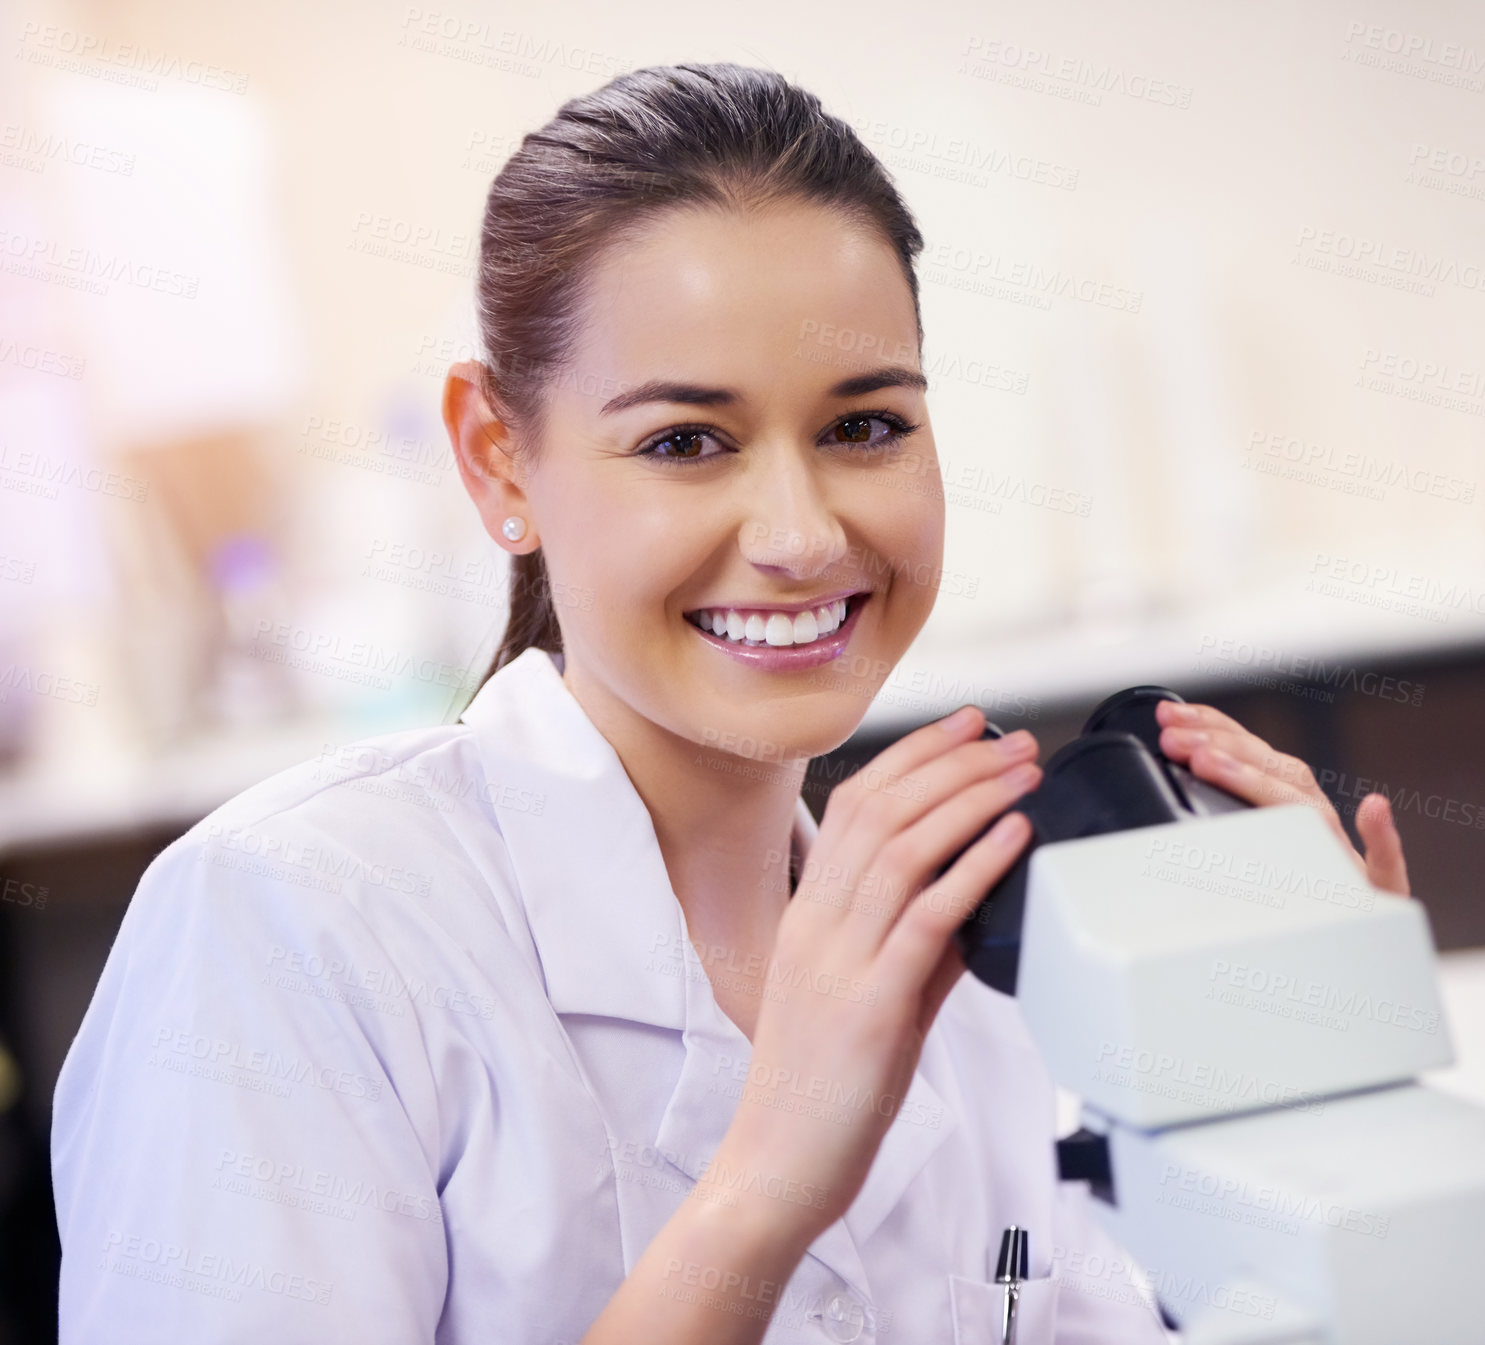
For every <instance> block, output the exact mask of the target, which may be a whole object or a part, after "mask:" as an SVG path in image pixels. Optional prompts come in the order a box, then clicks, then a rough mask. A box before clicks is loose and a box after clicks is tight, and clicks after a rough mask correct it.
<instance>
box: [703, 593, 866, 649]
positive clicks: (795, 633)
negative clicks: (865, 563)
mask: <svg viewBox="0 0 1485 1345" xmlns="http://www.w3.org/2000/svg"><path fill="white" fill-rule="evenodd" d="M857 596H860V595H857V594H852V597H857ZM848 602H849V599H847V598H837V599H835V601H834V602H827V603H823V604H821V605H820V606H818V607H806V608H803V609H801V610H800V611H798V612H783V611H779V610H778V609H777V608H771V609H769V608H756V607H703V608H702V609H701V610H700V611H696V612H687V613H686V620H687V621H689V622H691V624H692V625H694V626H699V627H700V628H701V629H702V630H704V631H706V632H707V633H708V634H711V635H715V636H717V638H718V639H722V640H727V641H728V642H730V643H732V644H741V645H770V646H772V647H773V648H775V649H785V648H789V647H790V646H792V645H804V644H814V642H815V641H816V640H822V639H824V638H825V636H827V635H832V634H834V633H835V632H836V631H837V630H839V629H840V627H841V625H842V624H843V623H844V622H845V619H846V606H847V603H848Z"/></svg>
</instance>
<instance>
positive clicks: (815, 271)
mask: <svg viewBox="0 0 1485 1345" xmlns="http://www.w3.org/2000/svg"><path fill="white" fill-rule="evenodd" d="M584 316H585V320H584V324H583V326H582V334H581V336H580V338H579V340H578V343H577V346H576V349H575V352H574V360H573V364H572V367H571V368H570V370H569V371H568V373H567V374H565V375H564V376H563V377H562V378H561V379H560V380H559V382H558V384H557V386H556V387H555V389H554V390H553V393H552V396H551V400H550V402H549V413H548V417H547V421H546V426H545V429H544V432H543V437H542V446H541V450H540V454H539V455H538V458H537V461H536V464H535V467H534V469H533V470H532V471H531V472H530V473H529V474H528V476H527V477H526V479H525V481H524V487H525V492H526V497H527V501H528V508H529V515H530V517H529V520H528V523H529V524H530V525H533V530H534V533H535V535H536V536H537V538H538V539H539V542H540V545H541V547H542V550H543V554H544V557H545V561H546V567H547V572H548V574H549V576H550V578H551V580H552V585H553V591H554V596H555V600H556V601H555V605H556V610H557V614H558V620H559V623H560V625H561V628H562V639H563V646H564V650H565V652H566V665H565V667H566V671H565V673H564V680H565V681H566V682H567V684H568V686H569V687H570V688H571V689H572V691H573V693H574V695H576V696H577V698H578V700H579V702H580V703H581V704H582V705H583V706H584V708H585V709H586V710H588V712H589V713H590V715H591V716H593V717H595V719H596V722H598V723H599V724H600V725H601V726H611V725H615V724H617V723H619V722H621V721H622V719H623V717H624V716H626V715H628V714H630V713H632V714H633V715H637V716H641V717H642V718H643V719H645V720H648V721H650V722H651V723H652V724H655V725H658V726H660V727H661V728H662V729H664V730H667V731H669V732H670V733H672V734H676V735H679V737H681V738H683V739H687V740H689V741H692V742H695V743H698V744H701V745H703V746H707V747H711V748H714V749H716V750H718V751H721V752H724V753H730V754H738V755H742V756H747V757H751V758H755V759H760V760H764V761H774V762H780V761H787V760H790V759H794V758H799V757H809V756H817V755H820V754H821V753H824V752H827V751H830V750H831V749H833V748H835V747H837V746H838V745H839V744H840V743H842V742H843V741H845V739H846V738H848V737H849V736H850V734H851V733H852V732H853V731H854V729H855V728H856V726H857V724H858V723H859V722H860V720H861V717H862V715H863V714H864V713H865V710H866V706H867V703H868V701H869V700H870V699H871V697H872V696H873V695H874V694H875V693H876V691H877V689H878V688H879V687H880V686H881V684H882V683H883V682H884V681H885V680H886V677H887V675H888V673H889V672H890V671H891V669H892V667H893V665H895V664H896V663H897V661H898V660H899V659H900V658H901V656H902V654H903V653H904V651H905V650H906V649H907V647H908V645H909V644H910V643H911V642H912V640H913V638H914V637H915V636H916V635H917V633H918V631H919V630H920V629H921V627H922V626H923V623H924V622H925V621H926V620H927V618H928V614H929V612H930V611H931V610H932V607H933V602H934V598H935V596H936V591H937V585H938V578H939V572H940V566H941V563H942V557H943V534H944V504H943V496H942V492H941V489H940V485H939V469H938V460H937V455H936V452H935V449H934V443H933V431H932V429H931V428H930V426H929V422H928V407H927V403H926V399H925V397H924V392H923V382H922V378H921V373H920V368H919V359H918V348H917V328H916V323H915V320H914V313H913V305H912V296H911V294H910V293H909V290H908V285H907V282H906V280H905V278H904V277H903V274H902V271H901V268H900V266H899V264H898V261H897V258H896V256H895V254H894V253H893V251H892V250H891V248H890V247H889V245H888V244H887V243H886V242H884V241H882V240H881V239H880V238H879V237H878V236H877V235H876V234H874V233H871V232H869V231H867V230H865V229H864V228H856V227H852V226H850V225H848V224H846V223H844V222H843V221H842V220H841V219H840V218H839V217H838V216H836V215H834V214H831V213H829V212H827V211H825V210H822V209H820V208H817V207H813V206H804V205H789V206H777V207H774V208H771V209H769V210H766V211H763V212H761V213H760V212H753V213H732V212H721V211H717V210H681V211H675V212H672V213H669V214H667V215H665V216H662V217H661V218H660V219H658V220H657V221H655V222H654V223H652V225H651V226H650V227H649V228H648V229H647V230H646V231H645V232H644V234H643V235H642V237H641V238H640V239H639V240H638V241H636V242H633V243H631V244H627V245H624V246H621V247H618V248H616V249H615V250H614V251H613V253H612V254H611V255H610V256H608V257H607V258H606V259H605V260H604V261H603V262H601V263H600V264H599V266H598V267H597V268H596V269H595V272H594V273H593V275H592V287H591V289H590V290H589V291H588V297H587V299H586V303H585V309H584ZM848 380H855V381H856V383H857V386H855V387H844V386H841V385H842V384H844V383H846V382H847V381H848ZM659 384H664V385H666V386H664V387H659V386H656V385H659ZM616 399H622V400H620V401H619V402H618V404H615V401H616ZM900 426H905V427H912V426H916V427H917V428H916V429H914V430H912V431H911V432H910V433H903V432H901V430H900V429H899V427H900ZM842 599H844V600H845V601H846V607H845V616H844V622H845V624H844V625H842V626H841V627H840V628H839V629H838V630H836V631H834V632H833V633H828V632H827V633H824V634H822V628H828V627H830V625H831V624H832V622H833V621H834V620H835V619H837V618H838V617H839V616H840V612H841V600H842ZM832 603H833V604H834V608H833V610H832ZM821 608H824V609H825V610H824V612H823V613H822V612H821V611H820V609H821ZM806 612H808V616H805V615H804V614H805V613H806ZM703 623H704V624H705V626H706V629H705V630H703V629H702V625H703ZM718 630H720V631H721V632H722V633H721V634H718ZM737 637H740V638H737ZM755 641H756V642H755Z"/></svg>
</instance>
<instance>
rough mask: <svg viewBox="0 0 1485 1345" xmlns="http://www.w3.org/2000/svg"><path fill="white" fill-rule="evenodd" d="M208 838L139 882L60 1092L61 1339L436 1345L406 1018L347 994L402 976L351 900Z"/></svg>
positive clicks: (432, 1198)
mask: <svg viewBox="0 0 1485 1345" xmlns="http://www.w3.org/2000/svg"><path fill="white" fill-rule="evenodd" d="M202 825H204V824H198V827H197V828H193V830H192V832H189V833H187V834H186V836H184V837H182V838H181V839H180V840H178V841H176V842H175V843H174V844H172V845H171V846H169V847H167V848H166V849H165V850H164V851H162V852H161V854H160V855H158V856H157V857H156V859H155V861H154V862H153V863H152V864H151V865H150V866H149V868H148V869H147V870H146V872H145V874H144V876H143V877H142V878H141V880H140V883H139V886H138V889H137V891H136V893H135V896H134V898H133V901H132V902H131V904H130V907H129V910H128V912H127V913H126V916H125V919H124V921H123V923H122V925H121V928H120V932H119V935H118V937H117V939H116V941H115V943H114V946H113V948H112V950H111V951H110V954H109V957H108V960H107V963H106V965H105V967H104V971H103V975H102V977H101V979H100V981H99V984H98V987H97V989H96V991H95V994H94V997H93V1000H92V1002H91V1004H90V1006H89V1008H88V1011H87V1014H86V1016H85V1017H84V1019H83V1022H82V1025H81V1027H80V1029H79V1031H78V1034H77V1036H76V1038H75V1040H74V1042H73V1045H72V1047H71V1050H70V1052H69V1054H68V1057H67V1060H66V1062H65V1064H64V1067H63V1070H62V1072H61V1074H60V1076H59V1079H58V1084H57V1088H56V1093H55V1098H54V1103H55V1106H54V1121H53V1130H52V1161H53V1183H54V1192H55V1197H56V1210H57V1221H58V1228H59V1231H60V1235H61V1242H62V1270H61V1280H60V1286H59V1314H60V1341H61V1343H62V1345H81V1343H82V1342H89V1343H91V1342H108V1345H131V1343H132V1342H145V1341H150V1342H158V1341H166V1340H169V1341H189V1342H191V1345H227V1342H229V1341H230V1342H239V1341H255V1342H257V1341H262V1342H266V1341H273V1342H275V1345H299V1343H300V1342H302V1343H303V1345H310V1343H311V1342H313V1345H328V1343H329V1342H340V1341H344V1342H348V1343H349V1342H354V1343H355V1345H374V1343H375V1342H382V1341H385V1342H389V1345H390V1343H391V1342H396V1345H419V1343H420V1342H422V1343H423V1345H431V1342H432V1341H433V1340H434V1337H435V1332H436V1330H437V1327H438V1322H439V1317H440V1314H441V1312H442V1308H443V1303H444V1297H445V1292H446V1287H447V1283H448V1274H449V1267H448V1259H447V1253H446V1246H445V1237H444V1227H443V1222H442V1218H441V1211H440V1204H439V1190H438V1152H439V1149H438V1129H437V1127H438V1112H437V1106H436V1101H435V1094H434V1086H433V1078H432V1071H431V1069H430V1067H429V1063H428V1057H427V1052H426V1049H425V1047H424V1044H423V1040H422V1035H421V1031H420V1026H419V1021H418V1017H417V1013H416V1010H415V1007H414V1006H413V1005H411V1004H408V1003H405V1002H404V1003H400V1004H399V1003H397V1002H396V1000H395V997H391V998H389V997H385V996H383V997H380V998H379V997H377V996H373V995H368V994H366V993H364V991H360V990H357V989H356V985H357V983H358V981H360V982H362V983H364V980H365V978H364V976H362V974H361V971H360V969H363V968H381V967H386V966H387V965H388V964H389V963H392V961H393V959H392V958H391V956H390V955H389V952H388V950H387V949H386V948H385V947H384V946H383V945H382V941H381V940H379V938H378V937H377V934H376V932H375V930H374V928H373V925H372V924H371V923H370V922H369V921H368V920H367V918H366V915H365V912H364V911H363V909H361V897H362V895H364V894H361V893H359V892H358V890H357V889H356V888H355V886H354V884H352V885H344V884H342V885H341V890H339V891H334V890H325V886H326V885H324V884H321V885H316V884H315V883H313V882H311V881H307V880H306V878H305V876H304V872H303V871H301V872H298V873H296V872H295V871H294V870H293V868H292V866H285V865H282V864H278V865H275V864H273V863H271V862H264V861H262V859H261V857H260V858H259V859H257V860H255V859H254V858H253V857H252V856H250V855H248V854H246V853H236V854H234V853H233V852H231V851H224V850H218V849H216V848H214V847H213V846H211V845H208V844H207V843H206V842H205V841H204V839H203V834H202V831H201V826H202ZM255 831H256V834H257V835H258V836H259V837H261V838H266V839H271V840H273V841H275V843H276V846H277V848H278V852H279V853H280V854H282V853H285V851H286V850H287V849H291V848H292V847H293V846H295V845H303V844H310V843H313V840H314V837H313V830H312V828H309V827H307V824H305V823H304V822H303V821H302V820H297V819H294V818H292V817H290V816H284V817H282V818H279V819H273V818H270V819H268V820H266V821H261V822H258V823H256V824H255ZM257 848H258V849H259V850H260V851H261V849H262V845H261V844H260V845H259V846H258V847H257Z"/></svg>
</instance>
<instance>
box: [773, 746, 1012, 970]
mask: <svg viewBox="0 0 1485 1345" xmlns="http://www.w3.org/2000/svg"><path fill="white" fill-rule="evenodd" d="M1041 778H1042V772H1041V767H1039V766H1038V765H1037V764H1036V763H1035V762H1031V761H1026V762H1022V763H1021V764H1020V765H1018V766H1014V767H1012V768H1011V769H1010V770H1009V771H1006V772H1005V773H1004V774H1000V775H996V776H992V777H991V778H990V779H988V780H981V781H978V782H977V783H975V784H973V785H970V786H968V787H967V788H964V789H961V790H959V791H957V792H956V793H954V794H952V795H950V796H949V797H948V798H946V799H945V800H944V801H943V802H942V803H940V804H939V805H938V807H936V808H934V809H933V810H932V811H931V812H929V813H927V814H925V815H924V816H922V817H920V818H919V819H918V820H917V821H916V822H914V823H912V825H910V826H907V827H905V828H903V829H902V830H900V831H898V832H897V833H896V834H895V835H889V836H888V838H887V840H886V841H885V843H883V842H881V841H880V839H879V838H880V834H881V833H880V832H878V833H877V837H876V839H875V845H874V848H873V850H872V851H871V852H870V853H869V856H868V858H867V860H866V862H865V864H864V865H863V867H861V868H860V869H854V868H853V869H851V870H850V877H849V878H848V879H847V880H846V881H845V883H844V884H839V883H838V884H836V885H834V888H833V890H832V887H831V886H822V887H821V888H819V889H816V888H811V889H810V891H809V892H807V893H805V894H804V895H805V897H806V899H807V900H810V901H816V900H818V901H820V902H821V903H822V905H823V906H824V907H825V908H826V909H827V910H832V911H835V912H837V913H838V914H837V916H836V919H835V922H834V923H835V926H836V928H835V929H834V930H833V931H832V934H831V938H832V939H833V940H837V941H838V942H835V943H834V945H833V946H834V947H835V948H837V949H839V950H840V951H841V952H842V953H843V954H846V955H855V956H859V957H866V958H869V957H873V956H875V955H876V953H877V952H878V951H879V950H880V948H881V946H882V943H883V941H884V940H885V939H886V937H887V935H888V933H889V932H890V930H891V929H892V926H893V925H894V924H895V923H896V922H897V920H898V918H899V916H900V915H901V914H902V911H903V908H904V907H905V906H907V905H908V904H909V902H911V901H912V900H913V899H914V898H915V897H917V896H918V895H919V894H920V893H921V892H922V890H923V884H924V882H925V880H926V879H927V878H928V876H929V875H930V874H932V873H934V872H935V871H936V870H937V869H938V868H939V867H940V866H941V865H943V864H945V863H946V862H947V861H948V860H949V859H951V858H952V857H953V856H954V855H955V853H956V852H958V851H959V850H962V849H963V848H964V847H966V846H967V845H969V844H970V842H971V841H973V840H975V838H976V837H977V836H978V835H979V834H980V833H981V832H982V831H984V830H985V827H986V824H987V823H989V822H990V821H991V820H992V819H993V818H995V817H997V816H998V815H999V814H1001V813H1003V812H1004V811H1005V810H1006V809H1007V808H1009V807H1010V806H1011V805H1012V804H1013V803H1015V802H1016V800H1017V799H1019V798H1020V797H1021V796H1022V795H1023V794H1025V793H1026V792H1027V791H1028V790H1032V789H1035V788H1036V787H1037V785H1038V784H1040V783H1041ZM843 887H844V889H845V890H842V888H843ZM798 898H799V894H798V893H796V895H795V900H798Z"/></svg>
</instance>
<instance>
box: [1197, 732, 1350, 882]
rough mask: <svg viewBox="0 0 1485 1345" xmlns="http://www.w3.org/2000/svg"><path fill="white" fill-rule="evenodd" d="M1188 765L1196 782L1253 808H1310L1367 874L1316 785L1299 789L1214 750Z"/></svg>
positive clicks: (1201, 749)
mask: <svg viewBox="0 0 1485 1345" xmlns="http://www.w3.org/2000/svg"><path fill="white" fill-rule="evenodd" d="M1187 764H1188V765H1189V766H1190V767H1191V770H1192V773H1193V774H1195V775H1196V776H1197V777H1198V778H1200V779H1202V780H1206V781H1208V782H1209V783H1211V784H1214V785H1216V786H1217V787H1218V788H1219V789H1225V790H1226V791H1227V792H1228V793H1229V794H1232V795H1235V796H1236V797H1237V798H1240V799H1243V800H1245V801H1246V802H1248V803H1251V804H1253V805H1254V806H1255V807H1259V808H1265V807H1273V806H1276V805H1280V804H1294V803H1298V804H1302V805H1303V806H1305V807H1306V808H1313V809H1314V810H1315V811H1316V812H1317V813H1319V814H1320V816H1321V817H1322V818H1323V819H1324V820H1325V825H1326V826H1328V827H1329V828H1330V830H1331V832H1332V834H1333V835H1334V836H1335V838H1336V839H1337V840H1338V841H1340V842H1341V844H1342V845H1343V846H1345V848H1346V853H1347V854H1348V855H1350V856H1351V858H1352V860H1353V861H1354V862H1355V864H1356V867H1357V868H1358V869H1360V870H1361V871H1362V872H1363V873H1365V872H1366V861H1365V860H1363V859H1362V857H1361V856H1360V855H1359V854H1357V853H1356V847H1355V846H1353V845H1352V844H1351V838H1350V837H1349V836H1348V835H1346V828H1345V827H1344V826H1343V825H1342V824H1341V819H1340V814H1338V813H1337V812H1336V810H1335V805H1334V804H1332V803H1331V801H1330V800H1329V799H1328V798H1326V796H1325V793H1324V791H1323V790H1321V789H1320V788H1319V786H1318V785H1317V786H1315V787H1314V788H1313V789H1304V788H1301V787H1300V786H1298V785H1295V784H1291V783H1290V782H1289V781H1288V780H1284V779H1281V778H1279V777H1278V776H1277V775H1273V774H1270V773H1269V772H1267V771H1265V770H1263V769H1261V768H1260V767H1258V766H1255V765H1253V764H1252V763H1251V762H1248V761H1242V760H1240V759H1238V758H1237V757H1234V756H1230V755H1228V753H1226V752H1224V751H1223V750H1222V749H1221V748H1217V747H1199V748H1197V749H1196V751H1195V752H1193V753H1192V754H1191V758H1190V760H1189V762H1188V763H1187Z"/></svg>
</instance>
